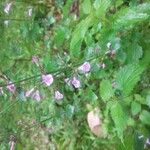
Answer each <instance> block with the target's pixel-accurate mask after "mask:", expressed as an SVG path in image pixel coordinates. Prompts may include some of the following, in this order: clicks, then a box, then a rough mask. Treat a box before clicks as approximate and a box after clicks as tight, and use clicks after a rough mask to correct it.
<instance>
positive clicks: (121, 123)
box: [111, 102, 127, 141]
mask: <svg viewBox="0 0 150 150" xmlns="http://www.w3.org/2000/svg"><path fill="white" fill-rule="evenodd" d="M111 117H112V119H113V121H114V123H115V128H116V131H117V135H118V137H119V138H120V139H121V141H123V131H124V130H125V127H126V123H127V115H126V114H125V113H124V111H123V109H122V106H121V105H120V104H119V103H118V102H115V103H114V104H113V105H112V107H111Z"/></svg>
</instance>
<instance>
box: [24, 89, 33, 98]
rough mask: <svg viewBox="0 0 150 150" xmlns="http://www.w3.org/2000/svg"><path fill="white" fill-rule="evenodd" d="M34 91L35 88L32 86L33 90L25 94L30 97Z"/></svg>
mask: <svg viewBox="0 0 150 150" xmlns="http://www.w3.org/2000/svg"><path fill="white" fill-rule="evenodd" d="M33 91H34V88H32V89H31V90H28V91H26V93H25V96H26V97H30V96H31V95H32V93H33Z"/></svg>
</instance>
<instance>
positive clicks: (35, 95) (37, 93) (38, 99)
mask: <svg viewBox="0 0 150 150" xmlns="http://www.w3.org/2000/svg"><path fill="white" fill-rule="evenodd" d="M32 98H33V99H34V100H36V101H38V102H39V101H40V100H41V95H40V92H39V90H36V91H35V92H34V93H33V95H32Z"/></svg>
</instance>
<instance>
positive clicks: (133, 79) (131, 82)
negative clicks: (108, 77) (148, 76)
mask: <svg viewBox="0 0 150 150" xmlns="http://www.w3.org/2000/svg"><path fill="white" fill-rule="evenodd" d="M143 70H144V68H142V67H141V66H139V65H136V64H134V65H132V64H130V65H127V66H124V67H123V68H121V69H120V70H119V72H117V75H116V82H117V85H118V88H119V89H120V90H122V92H123V93H124V95H129V94H130V93H131V92H132V90H133V88H134V86H135V85H136V83H137V82H138V81H139V80H140V75H141V73H142V72H143Z"/></svg>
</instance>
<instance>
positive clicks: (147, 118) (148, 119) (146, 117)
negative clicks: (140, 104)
mask: <svg viewBox="0 0 150 150" xmlns="http://www.w3.org/2000/svg"><path fill="white" fill-rule="evenodd" d="M140 120H141V121H142V123H143V124H146V125H150V112H148V111H146V110H143V111H142V113H141V114H140Z"/></svg>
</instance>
